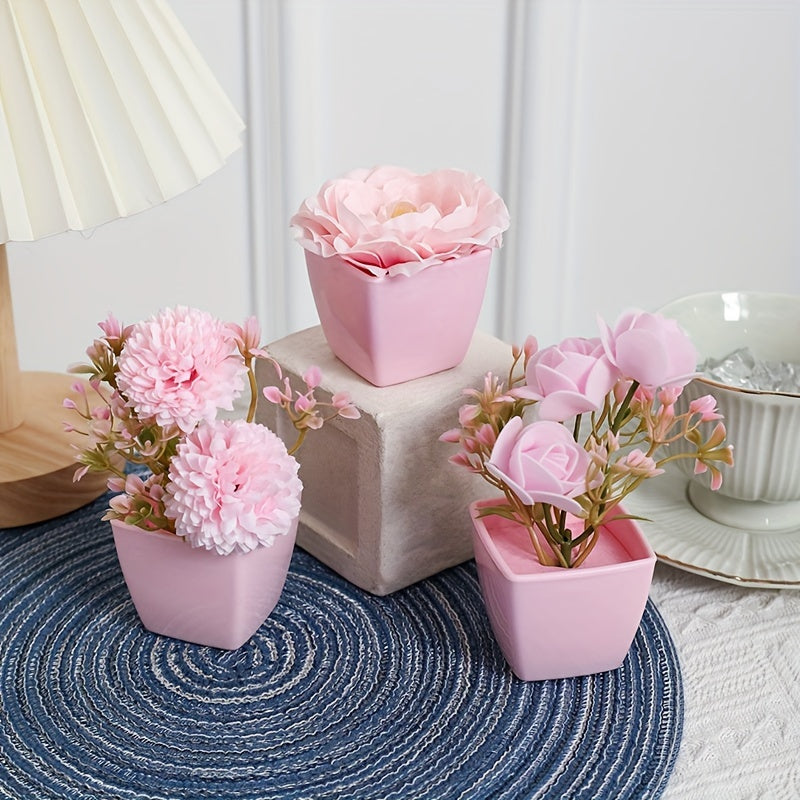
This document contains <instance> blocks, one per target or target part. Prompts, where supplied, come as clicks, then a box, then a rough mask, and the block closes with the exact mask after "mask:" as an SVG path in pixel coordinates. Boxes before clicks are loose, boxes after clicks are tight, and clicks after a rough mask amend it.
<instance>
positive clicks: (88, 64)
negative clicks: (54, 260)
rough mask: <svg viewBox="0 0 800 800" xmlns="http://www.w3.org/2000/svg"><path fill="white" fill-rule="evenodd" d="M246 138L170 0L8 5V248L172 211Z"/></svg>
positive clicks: (3, 189) (1, 157) (3, 180)
mask: <svg viewBox="0 0 800 800" xmlns="http://www.w3.org/2000/svg"><path fill="white" fill-rule="evenodd" d="M243 128H244V125H243V123H242V120H241V119H240V118H239V115H238V114H237V113H236V111H235V110H234V108H233V106H232V104H231V103H230V101H229V100H228V98H227V97H226V95H225V94H224V92H223V91H222V89H221V88H220V86H219V84H218V83H217V81H216V79H215V78H214V76H213V75H212V73H211V71H210V70H209V68H208V66H207V65H206V63H205V62H204V60H203V58H202V57H201V55H200V54H199V52H198V51H197V49H196V48H195V46H194V44H193V43H192V41H191V40H190V39H189V37H188V35H187V34H186V32H185V31H184V29H183V28H182V26H181V25H180V23H179V22H178V20H177V19H176V17H175V15H174V14H173V12H172V11H171V9H170V8H169V7H168V6H167V5H166V4H165V3H164V2H162V0H0V242H6V241H29V240H32V239H39V238H41V237H43V236H48V235H50V234H53V233H59V232H62V231H66V230H84V229H87V228H93V227H95V226H97V225H100V224H102V223H104V222H108V221H109V220H112V219H116V218H119V217H127V216H129V215H130V214H135V213H137V212H139V211H142V210H144V209H146V208H149V207H150V206H154V205H157V204H159V203H162V202H164V201H165V200H168V199H170V198H171V197H174V196H175V195H178V194H180V193H181V192H183V191H185V190H186V189H189V188H191V187H193V186H195V185H197V184H198V183H199V182H200V181H202V180H203V179H204V178H206V177H208V176H209V175H210V174H212V173H213V172H214V171H215V170H217V169H218V168H219V167H220V166H222V164H223V163H224V162H225V159H226V158H227V157H228V156H230V155H231V153H233V152H234V151H235V150H236V149H237V148H239V147H240V145H241V141H240V135H241V132H242V130H243Z"/></svg>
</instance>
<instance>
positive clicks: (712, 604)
mask: <svg viewBox="0 0 800 800" xmlns="http://www.w3.org/2000/svg"><path fill="white" fill-rule="evenodd" d="M650 596H651V597H652V599H653V600H654V601H655V603H656V605H657V607H658V609H659V611H660V612H661V614H662V616H663V617H664V620H665V621H666V623H667V627H668V629H669V631H670V633H671V634H672V637H673V640H674V642H675V646H676V648H677V651H678V657H679V659H680V664H681V674H682V676H683V688H684V697H685V718H684V732H683V741H682V744H681V750H680V754H679V755H678V760H677V762H676V764H675V770H674V772H673V774H672V777H671V778H670V781H669V784H668V785H667V789H666V792H665V793H664V795H663V800H689V799H690V798H691V800H716V798H720V799H721V800H751V799H752V800H796V799H797V798H800V591H797V590H793V589H786V590H783V589H781V590H778V589H752V588H741V587H738V586H734V585H732V584H728V583H721V582H718V581H715V580H711V579H709V578H703V577H700V576H697V575H693V574H689V573H688V572H683V571H681V570H678V569H675V568H673V567H669V566H666V565H664V564H660V563H659V564H658V566H657V567H656V573H655V578H654V581H653V586H652V589H651V592H650Z"/></svg>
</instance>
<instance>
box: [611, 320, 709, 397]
mask: <svg viewBox="0 0 800 800" xmlns="http://www.w3.org/2000/svg"><path fill="white" fill-rule="evenodd" d="M599 323H600V338H601V340H602V342H603V348H604V349H605V351H606V354H607V355H608V358H609V360H610V361H611V363H612V364H614V365H615V366H616V367H617V368H618V369H619V370H620V372H621V373H622V375H623V377H625V378H629V379H631V380H634V381H637V382H638V383H639V384H640V385H642V386H644V387H645V388H646V389H651V390H656V389H659V388H664V387H671V388H676V389H683V387H684V386H686V384H687V383H689V381H690V380H692V378H694V377H695V376H696V375H697V351H696V350H695V348H694V345H693V344H692V342H691V340H690V339H689V337H688V336H687V335H686V333H684V331H683V330H682V329H681V328H680V326H679V325H678V323H677V322H676V321H675V320H674V319H669V318H667V317H664V316H662V315H661V314H648V313H647V312H645V311H637V310H632V311H626V312H625V313H624V314H622V315H621V316H620V318H619V319H618V320H617V322H616V323H615V325H614V328H613V329H612V328H610V327H609V326H608V325H607V324H606V323H605V322H604V321H603V320H599Z"/></svg>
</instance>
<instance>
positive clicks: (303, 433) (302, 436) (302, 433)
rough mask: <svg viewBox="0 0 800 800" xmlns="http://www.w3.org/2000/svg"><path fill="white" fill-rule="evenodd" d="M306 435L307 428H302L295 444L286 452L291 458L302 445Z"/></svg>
mask: <svg viewBox="0 0 800 800" xmlns="http://www.w3.org/2000/svg"><path fill="white" fill-rule="evenodd" d="M307 433H308V428H303V430H301V431H300V432H299V433H298V434H297V439H296V440H295V443H294V444H293V445H292V448H291V450H287V452H288V453H289V455H290V456H293V455H294V454H295V453H296V452H297V451H298V450H299V449H300V445H301V444H303V439H305V438H306V434H307Z"/></svg>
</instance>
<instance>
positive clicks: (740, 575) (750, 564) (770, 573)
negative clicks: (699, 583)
mask: <svg viewBox="0 0 800 800" xmlns="http://www.w3.org/2000/svg"><path fill="white" fill-rule="evenodd" d="M688 484H689V478H687V477H686V476H685V475H683V474H682V473H681V472H679V471H677V470H672V471H670V470H668V471H667V472H666V473H664V474H663V475H660V476H659V477H657V478H654V479H653V480H648V481H644V483H642V484H641V485H640V486H639V488H638V489H637V490H636V491H635V492H632V493H631V494H629V495H628V496H627V497H626V498H625V509H626V511H627V512H628V513H629V514H635V515H636V516H640V517H644V518H645V521H644V522H642V523H641V525H642V530H643V531H644V534H645V536H646V537H647V539H648V541H649V542H650V545H651V546H652V548H653V549H654V550H655V551H656V555H657V556H658V558H659V560H660V561H663V562H664V563H666V564H670V565H671V566H673V567H678V568H679V569H683V570H686V571H687V572H693V573H695V574H697V575H703V576H705V577H707V578H713V579H715V580H719V581H724V582H726V583H732V584H735V585H737V586H745V587H752V588H761V589H800V521H798V525H797V527H796V528H794V527H793V528H790V529H788V530H783V531H770V532H767V531H750V530H742V529H740V528H733V527H729V526H727V525H722V524H720V523H718V522H715V521H713V520H711V519H709V518H708V517H706V516H704V515H703V514H701V513H700V512H699V511H697V510H696V509H695V508H694V506H693V505H692V504H691V503H690V502H689V498H688V496H687V488H688Z"/></svg>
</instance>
